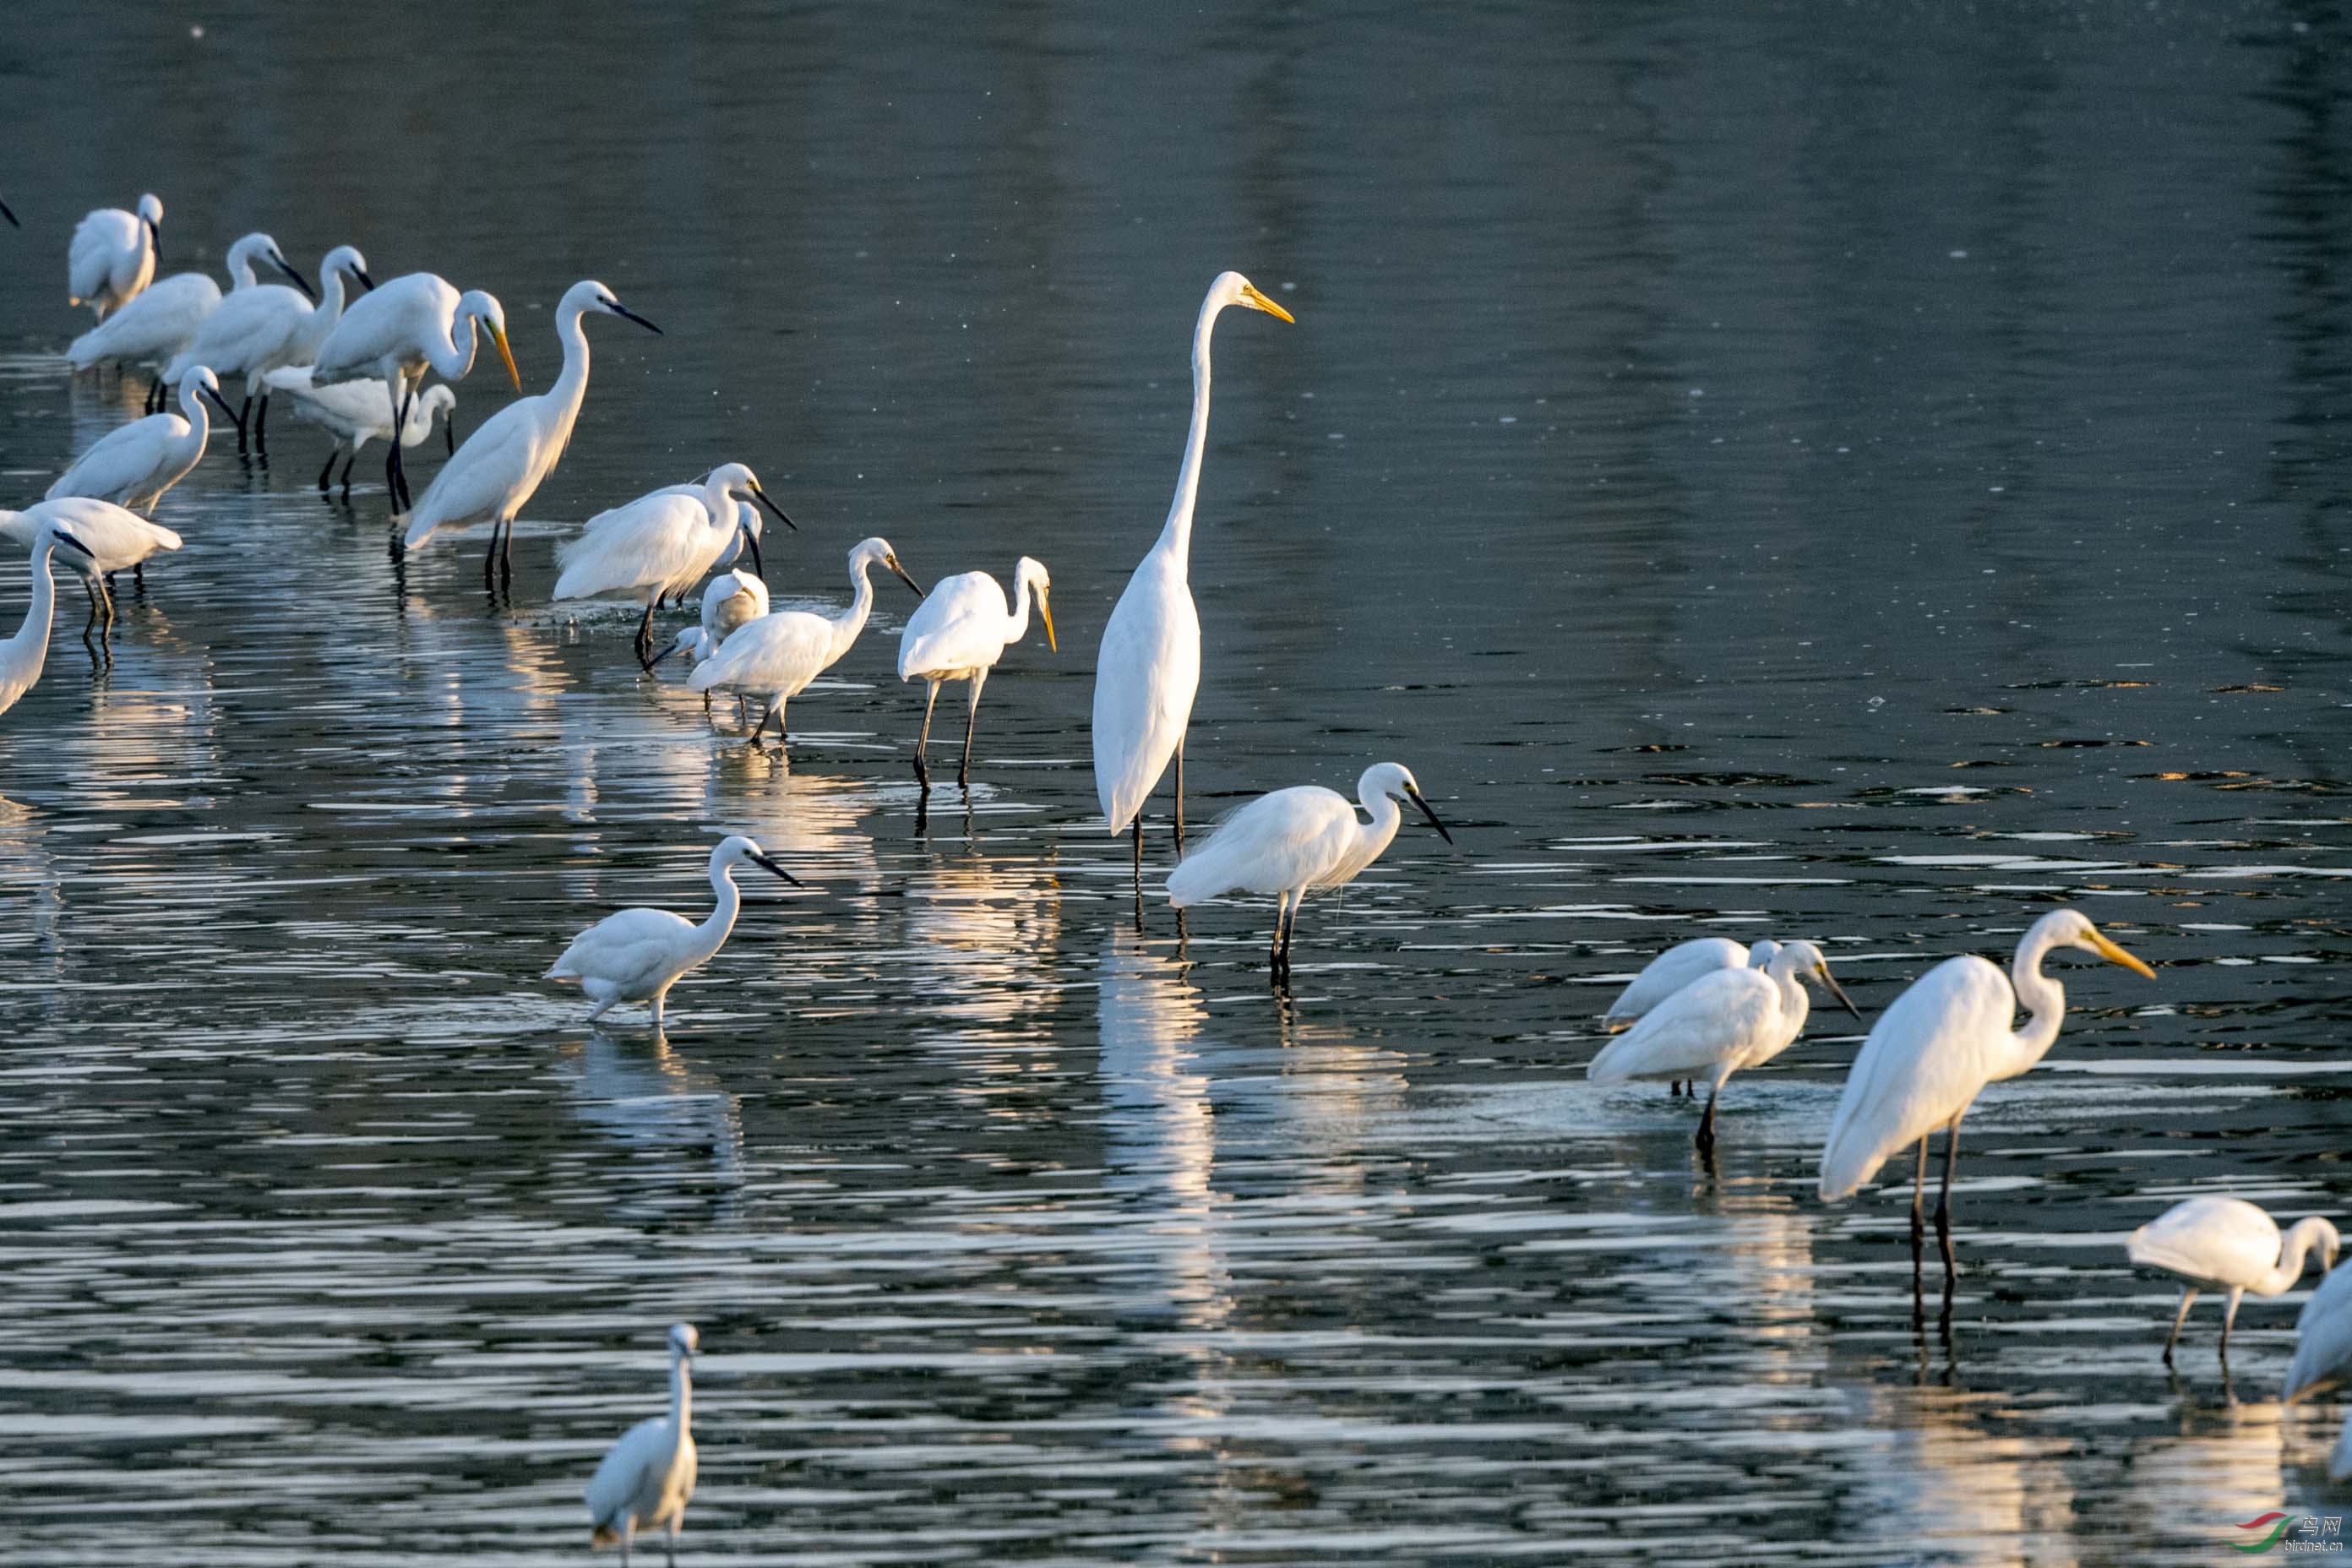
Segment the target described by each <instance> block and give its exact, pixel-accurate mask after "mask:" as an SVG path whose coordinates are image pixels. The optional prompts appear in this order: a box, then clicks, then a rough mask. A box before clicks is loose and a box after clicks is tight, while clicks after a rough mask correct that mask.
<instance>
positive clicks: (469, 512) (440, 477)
mask: <svg viewBox="0 0 2352 1568" xmlns="http://www.w3.org/2000/svg"><path fill="white" fill-rule="evenodd" d="M538 401H539V399H538V398H536V397H526V398H523V399H521V400H520V402H516V403H509V404H508V405H506V406H505V407H504V408H501V409H499V411H498V412H497V413H496V414H493V415H491V416H489V417H488V419H485V420H484V421H482V423H481V426H480V427H479V428H478V429H477V430H475V432H474V433H473V434H472V435H471V436H468V437H466V444H465V445H464V446H462V447H458V448H457V456H456V457H454V458H450V459H449V460H448V461H447V462H446V463H444V464H442V465H441V471H440V472H439V473H437V474H436V475H434V476H433V482H432V483H431V484H429V485H427V486H425V493H424V494H423V495H421V496H419V497H417V498H416V510H414V511H412V512H410V513H409V514H408V534H407V547H408V548H409V549H411V550H414V549H415V548H416V547H417V546H418V545H420V544H422V543H424V542H425V541H426V540H428V539H430V538H432V537H433V534H434V531H435V530H436V529H442V528H451V527H457V526H460V525H462V524H465V523H468V522H479V521H482V520H483V519H484V518H487V517H489V516H491V515H492V514H494V513H495V512H496V511H497V510H499V507H500V506H501V505H503V504H504V503H505V501H506V500H507V498H508V497H509V496H510V495H512V494H513V493H514V491H515V489H517V487H519V486H522V485H524V484H526V483H527V482H529V481H530V480H531V479H532V478H533V476H534V475H535V474H536V473H537V471H538V467H539V441H540V433H539V429H538V426H536V425H535V424H533V422H532V419H531V415H532V413H533V412H534V410H533V408H532V406H531V405H534V404H536V403H537V402H538Z"/></svg>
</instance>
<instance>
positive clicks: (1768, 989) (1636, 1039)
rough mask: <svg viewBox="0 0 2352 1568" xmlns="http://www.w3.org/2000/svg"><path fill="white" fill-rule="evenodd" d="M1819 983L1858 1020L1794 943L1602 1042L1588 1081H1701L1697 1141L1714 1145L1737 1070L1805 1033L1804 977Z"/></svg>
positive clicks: (1806, 947)
mask: <svg viewBox="0 0 2352 1568" xmlns="http://www.w3.org/2000/svg"><path fill="white" fill-rule="evenodd" d="M1809 980H1818V981H1820V982H1821V983H1822V984H1823V985H1826V986H1828V987H1829V989H1830V994H1832V995H1833V996H1835V997H1836V998H1837V999H1838V1000H1839V1001H1840V1002H1843V1003H1844V1004H1845V1008H1846V1011H1847V1012H1849V1013H1852V1014H1853V1016H1855V1017H1857V1018H1859V1017H1860V1016H1862V1013H1861V1010H1860V1009H1858V1008H1856V1007H1855V1006H1854V1005H1853V1000H1852V999H1851V998H1849V997H1848V996H1847V995H1846V994H1845V988H1844V987H1843V986H1842V985H1840V984H1838V983H1837V982H1836V981H1835V980H1834V979H1832V977H1831V975H1830V966H1829V961H1828V960H1826V959H1824V958H1823V957H1822V950H1821V949H1820V948H1818V947H1815V946H1814V945H1813V944H1812V943H1811V942H1790V943H1789V944H1788V945H1786V946H1785V947H1782V948H1780V950H1779V951H1778V952H1774V953H1773V955H1772V957H1771V959H1770V961H1769V963H1766V964H1765V966H1764V967H1763V968H1762V969H1760V970H1759V969H1712V970H1709V971H1708V972H1707V973H1705V974H1702V975H1700V976H1699V977H1698V978H1697V979H1696V980H1694V981H1692V982H1691V983H1690V984H1687V985H1685V986H1684V987H1683V988H1682V989H1681V990H1679V991H1676V992H1675V994H1673V995H1671V996H1668V997H1667V998H1666V999H1665V1000H1664V1001H1663V1002H1661V1003H1659V1004H1658V1005H1656V1006H1654V1007H1653V1008H1651V1009H1649V1011H1648V1012H1646V1013H1644V1014H1643V1016H1642V1021H1641V1022H1640V1023H1638V1024H1636V1025H1634V1026H1633V1028H1631V1029H1630V1030H1628V1031H1627V1032H1625V1033H1624V1034H1622V1035H1620V1036H1618V1037H1616V1038H1615V1039H1613V1040H1612V1041H1610V1042H1609V1044H1608V1045H1606V1046H1604V1047H1601V1054H1600V1055H1599V1056H1596V1057H1594V1058H1592V1061H1591V1065H1590V1066H1588V1067H1587V1068H1585V1069H1584V1072H1585V1076H1586V1077H1587V1078H1589V1079H1591V1080H1592V1081H1593V1082H1594V1083H1623V1082H1624V1081H1625V1080H1626V1079H1635V1078H1663V1079H1691V1080H1692V1081H1693V1082H1694V1083H1696V1081H1697V1080H1698V1079H1702V1078H1704V1079H1706V1080H1707V1095H1706V1115H1705V1116H1703V1117H1701V1118H1699V1123H1698V1138H1697V1142H1698V1146H1699V1147H1700V1148H1701V1149H1712V1148H1713V1147H1714V1146H1715V1102H1716V1100H1717V1096H1719V1095H1720V1094H1721V1093H1722V1092H1723V1086H1724V1083H1725V1081H1726V1080H1727V1079H1729V1078H1730V1077H1731V1075H1732V1074H1733V1073H1735V1072H1742V1071H1745V1070H1746V1069H1747V1068H1752V1067H1760V1066H1762V1065H1763V1064H1764V1063H1766V1062H1769V1061H1770V1060H1771V1059H1772V1058H1774V1057H1777V1056H1779V1055H1780V1053H1781V1052H1782V1051H1785V1050H1787V1049H1788V1048H1789V1047H1790V1045H1791V1044H1793V1043H1794V1042H1795V1040H1796V1038H1797V1037H1798V1036H1799V1035H1800V1034H1801V1033H1803V1032H1804V1027H1805V1017H1806V1015H1807V1014H1808V1013H1810V1012H1811V1008H1812V1001H1811V997H1810V996H1808V995H1807V994H1806V993H1805V986H1804V982H1806V981H1809Z"/></svg>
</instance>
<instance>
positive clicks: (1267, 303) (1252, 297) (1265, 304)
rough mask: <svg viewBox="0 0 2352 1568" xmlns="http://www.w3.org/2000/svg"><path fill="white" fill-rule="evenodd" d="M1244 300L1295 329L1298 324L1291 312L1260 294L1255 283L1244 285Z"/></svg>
mask: <svg viewBox="0 0 2352 1568" xmlns="http://www.w3.org/2000/svg"><path fill="white" fill-rule="evenodd" d="M1242 298H1243V299H1244V300H1248V301H1249V302H1250V303H1251V304H1253V305H1255V306H1256V307H1257V308H1258V309H1259V310H1264V311H1265V313H1266V314H1267V315H1269V316H1279V317H1281V318H1282V319H1283V320H1284V321H1288V322H1289V323H1290V324H1291V325H1292V326H1294V327H1295V326H1297V324H1298V318H1297V317H1296V316H1294V315H1292V314H1291V313H1290V312H1289V311H1287V310H1284V309H1283V308H1282V307H1281V306H1279V305H1277V304H1276V303H1275V302H1274V301H1273V300H1269V299H1267V298H1266V297H1265V295H1264V294H1262V293H1260V292H1259V291H1258V287H1257V285H1256V284H1255V283H1244V284H1243V285H1242Z"/></svg>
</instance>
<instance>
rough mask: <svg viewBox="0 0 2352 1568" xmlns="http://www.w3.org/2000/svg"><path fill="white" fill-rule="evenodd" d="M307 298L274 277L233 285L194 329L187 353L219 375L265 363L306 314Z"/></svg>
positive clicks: (256, 366) (296, 328) (277, 350)
mask: <svg viewBox="0 0 2352 1568" xmlns="http://www.w3.org/2000/svg"><path fill="white" fill-rule="evenodd" d="M309 315H310V303H309V302H308V301H307V300H304V299H303V298H302V296H301V295H299V294H297V293H296V292H295V291H294V290H293V289H289V288H287V287H285V286H284V285H283V284H278V283H258V284H256V285H255V286H254V287H252V288H250V289H236V290H234V291H233V292H231V293H230V294H229V295H228V296H227V298H226V299H224V300H221V302H220V305H219V307H218V308H217V309H215V310H214V311H213V313H212V314H211V315H209V316H206V317H205V324H204V325H203V326H201V327H199V328H197V329H196V339H195V342H194V343H193V344H191V345H190V353H193V354H194V358H195V363H198V364H202V365H209V366H211V367H212V371H213V374H215V375H217V376H220V377H222V378H223V379H224V380H225V379H226V378H227V377H228V376H229V375H231V374H244V373H246V372H248V371H252V370H256V369H258V368H260V367H262V366H265V365H267V364H268V363H269V361H270V360H271V358H272V357H273V356H275V355H276V354H277V353H279V352H280V351H281V350H282V349H284V348H285V346H286V342H287V340H288V339H289V338H291V337H292V336H293V335H294V334H295V332H296V331H299V329H300V327H301V324H302V322H303V321H304V320H305V319H306V318H307V317H308V316H309Z"/></svg>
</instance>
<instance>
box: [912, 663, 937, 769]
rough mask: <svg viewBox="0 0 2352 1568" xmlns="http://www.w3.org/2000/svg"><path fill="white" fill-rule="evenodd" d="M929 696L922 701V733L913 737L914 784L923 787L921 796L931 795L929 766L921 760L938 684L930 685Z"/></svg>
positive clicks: (927, 739)
mask: <svg viewBox="0 0 2352 1568" xmlns="http://www.w3.org/2000/svg"><path fill="white" fill-rule="evenodd" d="M930 687H931V690H930V695H929V696H928V697H926V698H924V699H923V732H922V733H921V734H919V735H918V736H916V737H915V782H916V783H917V784H920V785H922V786H923V794H924V795H929V794H930V793H931V766H930V764H929V763H927V762H925V761H924V760H923V752H925V750H926V749H928V748H929V745H930V743H931V710H932V709H933V708H934V707H936V706H938V704H939V700H940V683H939V682H938V681H936V680H934V681H932V682H931V683H930Z"/></svg>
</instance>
